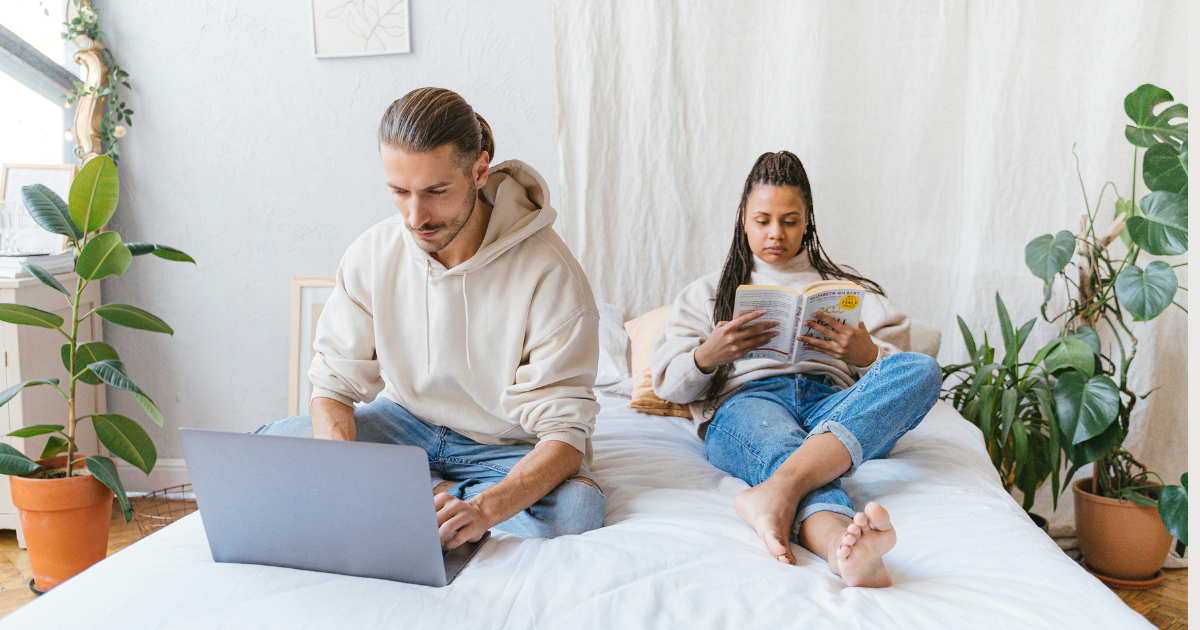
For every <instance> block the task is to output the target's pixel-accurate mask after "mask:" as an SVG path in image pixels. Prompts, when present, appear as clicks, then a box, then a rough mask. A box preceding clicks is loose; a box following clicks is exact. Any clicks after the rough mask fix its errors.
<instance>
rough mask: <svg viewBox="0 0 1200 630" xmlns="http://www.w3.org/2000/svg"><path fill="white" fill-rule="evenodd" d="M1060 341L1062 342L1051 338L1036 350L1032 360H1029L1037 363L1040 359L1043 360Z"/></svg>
mask: <svg viewBox="0 0 1200 630" xmlns="http://www.w3.org/2000/svg"><path fill="white" fill-rule="evenodd" d="M1060 343H1062V341H1061V340H1059V339H1051V340H1050V343H1047V344H1046V345H1044V346H1042V349H1041V350H1038V351H1037V354H1035V355H1034V356H1033V361H1030V363H1033V364H1034V365H1038V364H1040V363H1041V362H1042V361H1045V360H1046V357H1047V356H1049V354H1050V353H1051V352H1054V350H1055V348H1057V347H1058V344H1060Z"/></svg>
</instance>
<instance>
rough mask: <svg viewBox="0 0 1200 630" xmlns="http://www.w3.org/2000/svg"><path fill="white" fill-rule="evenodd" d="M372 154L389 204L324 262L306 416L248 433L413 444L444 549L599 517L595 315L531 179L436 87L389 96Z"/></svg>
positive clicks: (582, 524) (578, 528) (576, 528)
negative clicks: (494, 162)
mask: <svg viewBox="0 0 1200 630" xmlns="http://www.w3.org/2000/svg"><path fill="white" fill-rule="evenodd" d="M379 149H380V153H381V155H382V158H383V169H384V173H385V175H386V181H387V185H388V187H389V188H390V189H391V198H392V202H393V203H394V204H395V205H396V208H397V209H398V210H399V211H400V213H399V215H397V216H393V217H391V218H389V219H387V220H384V221H382V222H380V223H379V224H377V225H375V226H374V227H372V228H371V229H370V230H368V231H367V232H366V233H365V234H363V235H362V236H361V237H359V238H358V240H356V241H355V242H354V243H353V244H352V245H351V246H350V248H349V250H347V252H346V255H345V256H344V257H343V259H342V262H341V265H340V266H339V268H338V273H337V283H336V285H335V287H334V290H333V294H332V295H331V296H330V298H329V300H328V302H327V303H326V304H325V308H324V310H323V311H322V313H321V318H320V321H319V322H318V324H317V330H316V335H315V340H314V343H313V350H314V358H313V361H312V365H311V367H310V369H309V380H310V381H311V382H312V384H313V393H312V404H311V411H312V415H311V416H296V417H293V418H289V419H287V420H282V421H279V422H276V423H274V424H271V425H267V426H265V427H262V428H260V429H259V430H258V431H256V432H257V433H269V434H274V435H296V436H308V437H317V438H322V439H335V440H359V441H364V442H385V443H395V444H408V445H413V446H420V447H423V448H424V449H425V450H426V452H427V453H428V454H429V464H430V468H431V469H432V470H433V471H434V472H435V474H437V475H440V476H441V477H443V478H445V479H446V480H447V481H444V482H442V483H439V484H438V485H437V486H436V487H435V489H434V492H435V494H436V496H435V499H434V505H435V507H436V508H437V522H438V528H439V533H440V535H441V540H442V543H443V545H444V546H445V547H447V548H450V549H453V548H455V547H457V546H459V545H461V544H463V543H464V542H467V541H472V542H473V541H476V540H479V538H480V537H482V535H483V533H484V532H485V531H487V530H488V529H489V528H491V527H496V528H497V529H501V530H504V531H508V532H511V533H514V534H517V535H520V536H527V537H529V536H536V537H545V538H551V537H554V536H559V535H564V534H579V533H583V532H585V531H588V530H591V529H595V528H597V527H600V526H601V525H602V524H603V520H604V495H603V494H602V493H601V491H600V486H599V484H597V483H596V480H595V478H594V477H593V476H592V474H591V473H590V472H589V471H588V469H587V464H588V463H589V461H590V454H591V453H590V451H591V449H590V442H589V438H590V436H591V434H592V430H593V428H594V426H595V415H596V412H597V411H598V410H599V405H598V404H597V403H596V399H595V396H594V395H593V393H592V386H593V384H594V382H595V377H596V364H597V361H598V358H599V345H598V344H599V341H598V323H599V316H598V314H597V309H596V304H595V301H594V299H593V297H592V291H591V287H590V286H589V285H588V282H587V278H586V277H584V274H583V271H582V269H581V268H580V267H579V264H578V263H577V262H576V260H575V258H574V257H573V256H572V255H571V253H570V251H568V250H567V247H566V245H565V244H564V243H563V242H562V240H561V239H560V238H559V237H558V235H557V234H556V233H555V232H554V230H553V228H552V227H551V226H552V225H553V223H554V219H555V216H556V213H555V212H554V209H553V208H551V207H550V206H549V205H548V204H547V199H546V194H547V191H546V184H545V181H544V180H543V179H542V177H541V176H540V175H539V174H538V173H537V172H536V171H534V170H533V169H532V168H530V167H529V166H528V165H526V164H524V163H522V162H519V161H515V160H512V161H508V162H504V163H503V164H500V165H498V166H497V167H495V168H492V169H489V168H488V165H489V163H490V161H491V156H492V154H493V152H494V150H495V149H494V143H493V140H492V134H491V129H490V128H489V127H488V125H487V123H486V122H485V121H484V120H483V118H482V117H480V116H478V115H477V114H476V113H475V112H474V110H473V109H471V106H470V105H468V104H467V103H466V101H464V100H463V99H462V97H461V96H459V95H458V94H455V93H454V92H451V91H450V90H444V89H439V88H421V89H417V90H414V91H412V92H410V93H408V94H407V95H405V96H404V97H403V98H401V99H400V100H398V101H396V102H394V103H392V105H391V106H390V107H389V108H388V110H387V112H386V113H385V114H384V116H383V120H382V122H381V123H380V127H379ZM385 374H386V376H387V380H384V375H385ZM372 401H373V402H372ZM356 402H364V403H369V404H366V405H362V406H360V407H358V408H355V407H354V403H356Z"/></svg>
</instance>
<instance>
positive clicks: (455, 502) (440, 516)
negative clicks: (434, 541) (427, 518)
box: [433, 492, 495, 549]
mask: <svg viewBox="0 0 1200 630" xmlns="http://www.w3.org/2000/svg"><path fill="white" fill-rule="evenodd" d="M478 498H479V497H474V498H472V499H471V500H468V501H461V500H459V499H456V498H454V497H452V496H450V495H449V494H446V493H445V492H443V493H441V494H439V495H437V496H435V497H433V507H434V508H435V509H436V510H437V522H438V536H439V537H440V538H441V539H442V546H443V547H445V548H447V549H454V548H455V547H457V546H459V545H461V544H463V543H466V542H475V541H477V540H479V539H480V538H482V537H483V533H484V532H486V531H487V530H488V529H491V527H492V525H495V523H491V522H490V520H489V519H488V518H487V516H485V515H484V512H483V508H481V507H480V505H479V503H480V502H479V501H475V499H478Z"/></svg>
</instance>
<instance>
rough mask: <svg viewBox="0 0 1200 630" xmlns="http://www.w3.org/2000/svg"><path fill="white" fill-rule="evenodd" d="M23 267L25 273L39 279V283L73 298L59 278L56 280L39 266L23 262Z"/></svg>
mask: <svg viewBox="0 0 1200 630" xmlns="http://www.w3.org/2000/svg"><path fill="white" fill-rule="evenodd" d="M21 266H22V267H24V268H25V271H28V272H29V275H31V276H33V277H34V278H37V279H38V280H39V281H41V283H42V284H44V285H46V286H48V287H50V288H51V289H54V290H55V291H58V292H59V293H61V294H63V295H65V296H67V297H71V294H70V293H68V292H67V289H66V287H64V286H63V285H62V283H61V282H59V281H58V278H55V277H54V276H52V275H50V272H48V271H46V270H45V269H42V268H41V267H39V266H37V265H34V264H31V263H27V262H25V261H24V260H22V261H21Z"/></svg>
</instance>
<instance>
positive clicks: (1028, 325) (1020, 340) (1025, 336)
mask: <svg viewBox="0 0 1200 630" xmlns="http://www.w3.org/2000/svg"><path fill="white" fill-rule="evenodd" d="M1035 322H1037V319H1036V318H1034V319H1031V320H1029V321H1027V322H1025V323H1024V324H1022V325H1021V328H1020V329H1018V330H1017V352H1016V353H1014V354H1013V356H1014V357H1015V356H1016V354H1018V353H1020V352H1021V348H1024V347H1025V342H1026V341H1028V340H1029V333H1030V332H1031V331H1033V325H1034V323H1035ZM1013 365H1016V362H1015V361H1014V362H1013Z"/></svg>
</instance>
